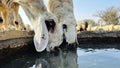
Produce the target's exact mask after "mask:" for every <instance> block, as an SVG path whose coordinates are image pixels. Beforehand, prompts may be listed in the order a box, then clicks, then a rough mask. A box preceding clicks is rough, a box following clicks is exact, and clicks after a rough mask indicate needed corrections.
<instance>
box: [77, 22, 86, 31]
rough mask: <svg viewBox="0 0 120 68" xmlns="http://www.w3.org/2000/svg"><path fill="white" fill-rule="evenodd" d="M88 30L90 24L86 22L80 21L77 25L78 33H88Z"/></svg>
mask: <svg viewBox="0 0 120 68" xmlns="http://www.w3.org/2000/svg"><path fill="white" fill-rule="evenodd" d="M87 28H88V22H85V21H80V22H78V23H77V27H76V29H77V31H78V32H79V31H87Z"/></svg>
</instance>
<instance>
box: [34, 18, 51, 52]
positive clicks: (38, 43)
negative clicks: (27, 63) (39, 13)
mask: <svg viewBox="0 0 120 68" xmlns="http://www.w3.org/2000/svg"><path fill="white" fill-rule="evenodd" d="M34 30H35V36H34V44H35V48H36V50H37V51H38V52H41V51H43V50H44V49H45V48H46V47H47V44H48V38H49V37H48V30H47V27H46V25H45V22H44V20H43V19H40V23H38V24H37V25H36V28H35V29H34ZM43 34H44V35H45V36H44V39H43V38H42V37H43Z"/></svg>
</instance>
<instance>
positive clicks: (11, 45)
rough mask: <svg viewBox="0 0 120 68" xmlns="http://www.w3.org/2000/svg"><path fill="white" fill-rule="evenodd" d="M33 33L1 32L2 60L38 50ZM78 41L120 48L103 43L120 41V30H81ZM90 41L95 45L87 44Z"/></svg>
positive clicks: (84, 46) (99, 46) (96, 46)
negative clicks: (35, 46)
mask: <svg viewBox="0 0 120 68" xmlns="http://www.w3.org/2000/svg"><path fill="white" fill-rule="evenodd" d="M33 35H34V32H33V31H31V32H25V31H8V32H2V33H0V60H1V59H2V60H3V59H5V58H7V57H10V56H15V55H16V54H20V53H26V52H32V53H33V52H36V51H35V48H34V43H33ZM78 41H79V43H80V45H78V47H81V48H90V47H92V48H101V47H114V48H120V47H119V46H118V45H102V43H109V44H111V43H120V31H113V32H81V33H78ZM89 43H91V44H94V45H92V46H91V45H86V44H89ZM84 44H85V45H84ZM98 44H100V45H98Z"/></svg>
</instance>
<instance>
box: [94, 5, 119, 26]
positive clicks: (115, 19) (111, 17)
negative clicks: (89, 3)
mask: <svg viewBox="0 0 120 68" xmlns="http://www.w3.org/2000/svg"><path fill="white" fill-rule="evenodd" d="M96 16H97V17H99V18H100V19H101V20H103V21H104V22H105V23H106V25H110V24H114V25H117V24H118V23H119V18H120V15H119V9H117V8H115V7H110V8H108V9H106V10H105V11H99V12H98V13H97V15H96Z"/></svg>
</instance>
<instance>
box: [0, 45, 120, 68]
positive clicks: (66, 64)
mask: <svg viewBox="0 0 120 68" xmlns="http://www.w3.org/2000/svg"><path fill="white" fill-rule="evenodd" d="M80 45H82V44H80ZM86 45H92V46H93V45H94V44H86ZM86 45H85V44H84V46H86ZM99 45H100V44H99ZM111 45H113V44H111ZM117 45H118V44H117ZM107 46H108V45H107ZM8 59H9V57H8ZM36 67H38V68H120V50H119V48H117V47H115V48H114V47H111V48H110V47H109V48H107V47H106V48H90V47H89V48H82V47H78V48H77V49H75V50H70V49H69V50H63V49H59V50H58V51H57V52H52V53H48V52H43V53H37V52H31V53H23V54H21V55H19V56H17V57H15V58H13V59H11V60H10V61H7V62H4V63H2V64H0V68H36Z"/></svg>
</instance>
